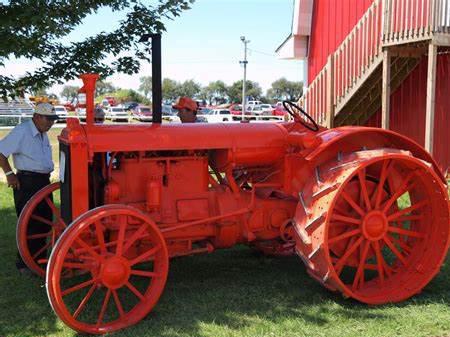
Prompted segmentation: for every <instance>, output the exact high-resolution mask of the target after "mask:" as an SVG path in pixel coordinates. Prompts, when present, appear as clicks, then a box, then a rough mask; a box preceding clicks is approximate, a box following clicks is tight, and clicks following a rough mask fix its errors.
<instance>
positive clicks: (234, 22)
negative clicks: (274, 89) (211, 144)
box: [0, 0, 303, 93]
mask: <svg viewBox="0 0 450 337" xmlns="http://www.w3.org/2000/svg"><path fill="white" fill-rule="evenodd" d="M292 10H293V0H197V1H196V2H195V3H194V4H193V5H192V9H190V10H189V11H186V12H183V13H182V14H181V16H179V17H177V18H176V19H175V20H174V21H167V22H166V29H167V32H166V33H165V34H163V37H162V49H163V51H162V75H163V78H165V77H168V78H171V79H174V80H177V81H184V80H187V79H193V80H195V81H196V82H199V83H201V84H202V85H206V84H208V83H209V82H210V81H214V80H223V81H224V82H225V83H227V84H231V83H233V82H234V81H237V80H241V79H242V75H243V69H242V67H241V66H240V65H239V60H242V59H243V50H244V48H243V43H242V42H241V41H240V36H242V35H245V37H246V38H247V39H248V40H250V43H249V44H248V48H249V53H248V61H249V63H248V68H247V78H248V79H249V80H252V81H256V82H259V83H260V85H261V86H262V88H263V89H264V90H266V89H268V88H269V87H270V84H271V83H272V82H273V81H275V80H276V79H278V78H280V77H286V78H288V79H289V80H294V81H301V80H303V66H302V64H301V62H300V61H293V60H279V59H277V57H276V55H275V49H276V48H277V47H278V46H279V45H280V44H281V42H282V41H283V40H284V39H285V38H286V37H287V36H288V35H289V34H290V31H291V23H292ZM121 17H123V14H121V13H112V12H110V11H109V10H101V11H99V12H98V13H97V14H95V15H92V16H90V17H87V18H86V20H85V21H84V22H83V24H82V25H80V27H78V28H77V29H76V30H75V31H74V32H73V33H72V34H71V35H70V36H69V39H71V40H77V39H80V38H84V37H86V36H89V35H92V34H95V33H98V32H100V31H102V30H105V31H109V30H112V29H114V27H115V26H117V25H118V21H119V20H120V18H121ZM33 66H35V63H33V62H31V63H30V61H25V60H14V61H13V62H10V63H9V64H8V66H7V68H6V69H3V70H1V69H0V73H12V74H14V75H19V74H20V73H23V72H24V71H25V70H27V69H32V68H33ZM7 70H9V71H7ZM143 75H151V65H149V64H145V65H143V67H142V68H141V71H140V73H139V74H136V75H133V76H128V75H120V74H118V75H114V76H112V77H111V78H109V79H108V80H109V81H111V82H112V83H113V84H115V85H116V86H120V87H123V88H133V89H137V87H138V86H139V77H140V76H143ZM76 83H79V82H72V83H70V84H76ZM60 90H61V86H55V87H54V88H52V91H53V92H56V93H59V91H60Z"/></svg>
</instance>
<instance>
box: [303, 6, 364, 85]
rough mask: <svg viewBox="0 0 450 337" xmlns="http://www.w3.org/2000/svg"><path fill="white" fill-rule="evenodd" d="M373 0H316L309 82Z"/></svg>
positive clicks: (309, 58) (309, 59) (309, 61)
mask: <svg viewBox="0 0 450 337" xmlns="http://www.w3.org/2000/svg"><path fill="white" fill-rule="evenodd" d="M372 2H373V0H315V1H314V10H313V17H312V27H311V39H310V46H309V47H310V49H309V55H308V83H311V82H312V80H314V78H315V77H316V75H317V74H318V73H319V72H320V71H321V70H322V68H323V67H324V65H325V64H326V62H327V57H328V55H330V54H331V53H332V52H334V51H335V50H336V48H337V47H338V46H339V45H340V44H341V43H342V41H343V40H344V39H345V37H346V36H347V35H348V33H349V32H350V31H351V30H352V29H353V27H354V26H355V24H356V23H357V22H358V21H359V19H360V18H361V17H362V15H363V14H364V13H365V12H366V10H367V9H368V8H369V6H370V5H371V4H372Z"/></svg>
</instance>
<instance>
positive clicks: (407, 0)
mask: <svg viewBox="0 0 450 337" xmlns="http://www.w3.org/2000/svg"><path fill="white" fill-rule="evenodd" d="M430 46H433V48H431V47H430ZM440 46H450V0H374V1H373V3H372V5H371V6H370V7H369V8H368V10H367V11H366V13H365V14H364V15H363V16H362V17H361V19H360V20H359V21H358V23H357V24H356V25H355V27H354V28H353V29H352V31H351V32H350V33H349V34H348V35H347V37H346V38H345V39H344V41H343V42H342V43H341V45H339V47H338V48H337V49H336V51H335V52H334V53H333V54H331V55H330V56H329V58H328V62H327V64H326V65H325V66H324V68H323V69H322V70H321V72H320V73H319V74H318V75H317V76H316V78H315V79H314V80H313V81H312V82H311V84H310V85H309V86H308V88H307V89H306V91H305V93H304V95H303V97H302V98H301V99H300V100H299V104H300V105H302V106H303V107H304V108H305V109H306V111H308V113H309V114H310V115H311V116H312V117H313V118H315V119H316V121H318V123H319V124H321V125H323V126H327V127H336V126H341V125H364V124H365V123H366V122H367V121H368V120H369V119H370V117H372V116H373V115H374V114H375V113H376V112H377V111H380V109H382V112H383V127H386V128H388V127H389V96H390V94H391V93H392V92H394V91H395V90H396V89H397V88H398V87H399V86H400V85H401V84H402V82H403V81H405V79H406V78H407V77H408V76H409V74H410V73H411V72H412V71H413V70H414V68H415V67H416V66H417V65H418V64H419V63H420V61H421V59H422V58H423V57H424V56H425V55H429V54H430V51H431V54H433V52H432V51H433V50H434V51H436V53H437V48H438V47H440ZM436 53H434V55H432V57H436ZM429 57H430V56H429ZM429 64H432V63H430V62H429ZM432 73H433V72H432V71H431V72H429V74H432ZM428 81H429V82H430V81H431V82H430V85H433V81H432V79H428ZM430 99H431V100H433V98H430ZM429 105H430V104H427V109H428V106H429Z"/></svg>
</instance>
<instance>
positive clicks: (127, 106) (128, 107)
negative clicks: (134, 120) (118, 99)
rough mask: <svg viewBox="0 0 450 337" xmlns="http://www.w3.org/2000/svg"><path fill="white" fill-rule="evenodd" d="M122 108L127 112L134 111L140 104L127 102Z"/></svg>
mask: <svg viewBox="0 0 450 337" xmlns="http://www.w3.org/2000/svg"><path fill="white" fill-rule="evenodd" d="M121 106H122V107H124V108H125V110H130V111H133V110H134V109H135V108H136V107H137V106H139V103H137V102H125V103H122V104H121Z"/></svg>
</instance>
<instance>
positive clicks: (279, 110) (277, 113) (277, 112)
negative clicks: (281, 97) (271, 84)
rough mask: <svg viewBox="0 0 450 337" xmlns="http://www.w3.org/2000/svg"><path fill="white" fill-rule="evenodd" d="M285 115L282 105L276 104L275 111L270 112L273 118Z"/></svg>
mask: <svg viewBox="0 0 450 337" xmlns="http://www.w3.org/2000/svg"><path fill="white" fill-rule="evenodd" d="M286 114H287V111H286V109H285V108H284V106H283V105H278V104H277V105H276V106H275V109H273V111H272V115H273V116H284V115H286Z"/></svg>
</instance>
